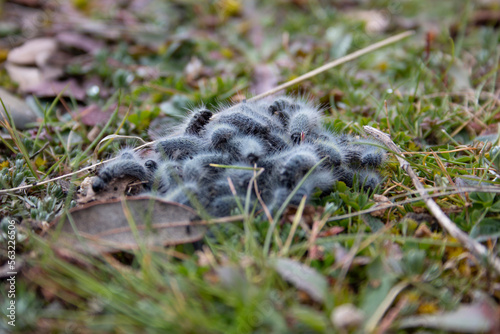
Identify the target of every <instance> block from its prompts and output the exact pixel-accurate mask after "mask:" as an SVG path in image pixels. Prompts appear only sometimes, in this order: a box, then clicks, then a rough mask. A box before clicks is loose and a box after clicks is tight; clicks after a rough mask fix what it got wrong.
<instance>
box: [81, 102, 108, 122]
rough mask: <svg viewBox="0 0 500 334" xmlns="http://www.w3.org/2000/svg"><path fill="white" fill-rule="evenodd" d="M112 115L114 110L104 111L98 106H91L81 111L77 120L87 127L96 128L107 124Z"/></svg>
mask: <svg viewBox="0 0 500 334" xmlns="http://www.w3.org/2000/svg"><path fill="white" fill-rule="evenodd" d="M112 114H113V111H112V110H108V111H103V110H102V109H101V108H100V107H99V106H98V105H96V104H91V105H89V106H87V107H84V108H82V109H80V110H79V111H78V114H77V118H78V119H79V120H80V122H82V123H83V124H85V125H88V126H96V125H99V124H106V122H107V121H108V120H109V118H110V117H111V115H112Z"/></svg>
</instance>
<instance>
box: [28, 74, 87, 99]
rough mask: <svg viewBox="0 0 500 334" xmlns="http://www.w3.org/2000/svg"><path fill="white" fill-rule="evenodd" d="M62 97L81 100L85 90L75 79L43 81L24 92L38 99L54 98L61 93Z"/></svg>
mask: <svg viewBox="0 0 500 334" xmlns="http://www.w3.org/2000/svg"><path fill="white" fill-rule="evenodd" d="M63 90H64V92H63V93H62V96H65V97H74V98H75V99H77V100H83V99H84V98H85V96H86V93H85V90H84V89H83V88H82V87H81V86H80V85H79V84H78V83H77V82H76V80H75V79H69V80H64V81H43V82H41V83H38V84H36V85H34V84H32V85H31V86H29V87H27V88H26V89H25V90H24V91H25V92H26V93H31V94H34V95H36V96H38V97H55V96H57V95H58V94H59V93H60V92H61V91H63Z"/></svg>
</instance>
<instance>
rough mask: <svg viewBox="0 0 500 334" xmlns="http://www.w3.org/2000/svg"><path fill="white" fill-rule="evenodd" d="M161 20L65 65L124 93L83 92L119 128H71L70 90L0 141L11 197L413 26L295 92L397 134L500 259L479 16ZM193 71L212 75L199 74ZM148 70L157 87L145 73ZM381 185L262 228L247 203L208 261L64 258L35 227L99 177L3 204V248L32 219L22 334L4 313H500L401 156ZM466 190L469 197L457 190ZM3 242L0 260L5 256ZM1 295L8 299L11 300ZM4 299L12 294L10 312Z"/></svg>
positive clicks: (315, 6) (130, 322)
mask: <svg viewBox="0 0 500 334" xmlns="http://www.w3.org/2000/svg"><path fill="white" fill-rule="evenodd" d="M74 3H78V6H79V10H80V11H81V13H83V14H84V15H86V16H87V17H90V18H94V19H106V20H107V21H104V22H108V23H109V24H110V26H111V25H112V24H111V23H113V22H114V23H116V22H119V20H118V19H117V17H116V16H114V15H116V13H117V11H118V8H114V9H115V11H113V10H110V11H101V10H99V7H95V6H96V4H94V3H93V2H90V1H89V2H87V1H78V2H74ZM110 6H113V5H110ZM150 6H151V7H149V8H150V10H147V11H144V12H141V13H132V14H131V15H136V19H137V20H138V22H139V23H138V24H137V25H134V26H131V27H127V28H126V29H125V28H124V29H125V34H126V38H123V39H122V40H120V41H118V40H116V41H113V40H111V41H109V47H107V48H106V49H105V50H104V51H101V52H100V53H98V54H96V55H94V56H92V57H91V59H90V63H87V64H79V63H78V62H77V61H75V62H73V63H72V64H71V65H70V66H69V67H68V68H67V69H66V73H68V75H70V76H74V77H76V78H79V79H80V80H86V79H87V78H91V77H96V78H99V79H100V80H101V81H102V83H103V84H102V87H101V88H102V89H107V90H110V91H111V92H114V94H111V95H108V96H106V95H104V96H102V97H101V96H99V95H97V96H94V95H92V94H88V95H87V97H86V100H85V101H82V102H80V103H82V104H83V105H89V104H91V103H94V104H97V105H98V106H99V107H101V108H102V109H103V110H106V109H107V108H108V107H111V108H113V110H114V113H113V116H112V117H111V118H110V119H109V121H108V122H107V123H106V124H102V125H101V126H99V128H98V131H97V133H93V132H92V130H93V127H92V126H88V125H85V124H83V123H81V122H79V121H78V120H77V118H75V117H69V116H68V115H71V114H75V113H77V107H78V102H77V101H75V100H74V99H73V100H72V101H68V100H67V98H64V97H63V96H62V94H60V95H59V96H57V97H56V98H55V99H49V100H40V101H39V108H40V111H41V114H42V115H43V121H42V122H41V123H40V124H38V125H37V128H36V129H37V130H36V131H32V130H24V131H20V130H16V129H15V128H14V127H12V126H10V127H9V124H12V123H6V124H5V126H4V127H3V128H2V130H1V131H2V145H1V146H0V151H1V155H0V166H1V168H2V170H1V172H0V184H1V187H2V189H8V188H13V187H17V186H20V185H23V184H32V183H34V182H36V181H38V180H46V179H50V178H53V177H56V176H59V175H63V174H65V173H69V172H72V171H77V170H80V169H82V168H84V167H86V166H89V165H90V164H91V163H92V154H93V152H94V149H95V148H96V146H97V145H98V143H99V141H100V139H102V138H104V137H106V136H109V135H121V136H139V137H141V138H144V139H145V140H146V141H148V140H150V139H152V138H151V135H152V134H154V133H157V132H158V131H160V130H161V129H162V128H163V127H164V126H165V125H166V124H172V123H175V122H176V121H178V120H179V118H180V117H182V115H184V114H185V108H187V107H189V106H193V105H198V104H201V103H204V104H205V105H207V106H208V107H213V106H217V105H218V104H219V103H227V102H229V101H230V99H231V98H239V97H241V96H242V95H245V96H246V97H247V98H248V97H251V96H252V95H251V94H250V92H252V90H255V89H257V88H259V87H258V86H256V85H255V83H254V82H255V81H254V71H253V70H254V68H255V66H257V65H262V64H266V65H267V66H269V67H270V68H271V73H276V74H272V75H271V76H275V77H273V79H276V80H277V81H279V82H280V83H281V82H285V81H288V80H291V79H293V78H296V77H298V76H300V75H302V74H304V73H306V72H308V71H310V70H313V69H315V68H317V67H319V66H321V65H323V64H325V63H327V62H329V61H331V60H333V59H334V58H337V57H341V56H344V55H346V54H348V53H351V52H354V51H356V50H359V49H361V48H363V47H366V46H368V45H370V44H372V43H375V42H377V41H379V40H382V39H383V38H386V37H388V36H390V35H394V34H396V33H398V32H400V31H403V30H406V26H405V25H412V26H414V28H415V29H416V31H417V34H416V35H415V36H414V37H411V38H410V39H408V40H404V41H402V42H400V43H398V44H396V45H393V46H389V47H386V48H384V49H381V50H378V51H375V52H372V53H369V54H367V55H365V56H363V57H362V58H360V59H358V60H355V61H352V62H349V63H346V64H344V65H342V66H340V67H337V68H334V69H332V70H330V71H328V72H326V73H322V74H319V75H317V76H315V77H313V78H311V79H309V80H308V81H306V82H303V83H302V84H300V85H296V86H293V87H290V88H288V89H287V91H286V92H287V93H290V94H304V95H308V96H311V98H313V99H314V100H315V101H318V102H319V103H322V104H324V105H325V106H326V107H325V108H324V110H325V114H326V116H327V117H326V124H327V125H328V126H329V127H330V128H331V129H332V130H335V131H343V132H349V133H353V134H357V135H361V136H362V135H364V131H363V126H365V125H369V126H372V127H375V128H378V129H380V130H381V131H384V132H386V133H390V134H391V137H392V139H393V141H394V142H395V143H396V144H397V145H398V146H399V147H400V148H401V149H402V151H403V152H404V153H405V154H404V157H405V159H406V160H407V161H408V162H409V163H410V164H411V166H412V168H413V169H414V170H415V171H416V173H417V175H418V177H419V178H420V181H421V182H422V183H423V184H424V186H425V187H426V188H427V189H428V190H429V192H430V194H431V195H432V196H433V197H434V199H435V200H436V202H437V203H438V205H439V206H440V207H441V208H442V209H443V211H444V212H445V213H446V214H447V215H448V216H449V217H450V218H451V219H452V220H453V221H454V222H455V223H456V224H457V225H458V226H459V227H460V228H461V229H462V230H464V231H465V232H467V233H469V234H470V236H471V237H473V238H476V239H477V240H480V241H481V242H483V243H484V244H485V245H486V246H487V247H488V249H489V250H490V251H491V252H492V253H494V254H497V256H498V255H500V252H499V248H498V238H499V237H500V196H499V195H498V194H497V193H496V192H484V191H482V190H484V187H485V186H493V187H497V186H498V184H499V181H498V179H497V177H496V175H497V174H496V173H499V172H500V171H499V169H500V163H499V162H498V161H499V158H498V152H499V151H498V146H499V144H498V133H499V128H498V126H497V123H498V119H499V115H500V103H499V97H498V91H499V87H498V83H499V78H498V66H499V65H498V64H499V62H498V61H499V58H500V51H499V49H498V44H499V41H500V31H499V30H498V29H495V28H493V27H491V26H488V25H481V24H478V22H477V21H476V20H475V19H474V17H475V14H476V13H477V11H478V10H479V9H481V8H480V7H479V5H476V4H475V3H474V2H472V1H458V2H453V3H452V2H435V1H434V2H431V1H417V0H410V1H406V2H391V1H378V0H372V1H369V2H367V3H365V4H363V5H361V4H358V5H355V6H354V7H349V6H348V5H347V4H343V3H341V2H340V3H339V4H337V6H331V5H329V4H328V2H323V1H294V2H287V1H280V2H271V1H262V2H258V3H257V4H256V5H255V8H253V9H252V8H251V6H249V5H245V4H244V2H240V1H226V0H224V1H213V2H206V3H204V2H203V3H198V2H192V1H187V0H176V1H174V2H171V3H168V4H165V5H163V4H160V3H159V2H153V3H152V4H151V5H150ZM163 6H167V7H168V10H167V9H165V8H164V7H163ZM490 6H494V5H490ZM450 7H452V8H453V9H450ZM358 9H363V10H380V11H382V13H384V14H385V15H386V17H387V18H388V19H389V20H390V22H389V26H388V27H387V28H386V29H385V30H381V31H374V32H370V33H368V32H366V28H367V26H368V25H369V22H363V21H362V20H361V19H360V17H361V16H360V14H359V13H358V14H353V15H346V11H352V10H358ZM457 12H458V14H456V15H455V14H454V13H457ZM104 13H110V14H104ZM113 13H115V14H113ZM167 14H168V15H167ZM372 16H373V14H372ZM166 18H168V20H167V19H166ZM117 20H118V21H117ZM148 24H149V27H152V28H151V30H149V33H148V30H147V29H146V28H147V25H148ZM165 25H168V31H169V34H168V35H167V36H165V34H164V33H163V34H158V36H157V35H155V33H154V32H155V31H156V30H155V29H154V28H155V27H157V28H158V27H159V28H161V27H163V26H165ZM94 38H99V37H94ZM195 58H196V59H199V60H200V61H201V64H202V65H201V68H200V69H199V70H198V72H196V73H186V72H185V71H186V70H185V69H186V66H187V65H188V64H190V63H191V64H192V63H193V59H195ZM109 59H112V60H113V61H109ZM141 68H142V69H143V70H146V69H149V70H153V72H154V73H153V75H149V76H148V75H144V74H143V72H141V70H140V69H141ZM273 71H274V72H273ZM155 73H156V74H155ZM5 76H6V73H5V71H4V70H1V71H0V82H7V79H6V78H4V77H5ZM463 88H467V89H466V90H463ZM63 101H64V104H62V103H61V102H63ZM385 101H386V104H385ZM65 112H67V113H65ZM148 129H152V130H148ZM488 142H489V143H490V144H488ZM127 145H128V146H137V145H139V144H138V142H137V140H132V139H127V138H122V139H120V140H116V139H115V140H113V141H112V142H111V143H110V141H107V142H106V143H103V144H101V145H100V147H98V149H99V155H98V157H99V159H106V158H109V157H111V156H113V153H114V152H116V151H117V149H118V148H119V147H123V146H127ZM382 173H383V176H384V182H383V184H381V185H380V187H379V189H377V190H376V191H375V192H374V193H368V194H367V193H364V192H360V191H359V187H357V186H355V187H352V188H349V187H347V186H345V184H343V183H338V184H337V186H336V189H335V190H336V191H334V192H332V193H331V194H327V195H326V196H323V197H320V196H316V197H315V198H313V199H312V203H313V205H312V206H307V205H306V206H302V205H301V206H300V207H299V208H297V210H296V211H294V210H285V211H280V214H279V215H276V216H275V217H273V219H272V221H269V220H268V219H267V218H266V216H265V215H262V216H257V217H255V216H254V215H252V207H253V203H249V202H248V201H246V202H243V203H240V204H241V205H240V206H241V209H240V211H241V212H237V213H242V214H244V218H243V219H242V221H241V222H237V223H227V224H214V225H212V226H210V227H209V232H208V233H207V236H206V237H205V238H204V239H203V247H202V248H201V250H197V249H196V247H195V246H193V245H191V244H186V245H178V246H170V247H166V248H160V249H158V248H148V247H141V248H140V249H139V250H137V251H130V252H122V253H118V254H114V255H107V254H103V255H101V256H88V255H85V254H81V253H75V252H72V251H71V250H67V249H60V248H57V247H56V246H54V244H53V240H52V239H51V237H50V235H47V234H45V233H43V232H41V231H42V230H44V229H45V228H46V222H49V221H51V220H52V219H54V217H55V216H56V215H57V214H59V213H61V212H62V211H64V210H65V209H68V208H70V207H73V206H75V205H76V203H75V202H74V200H73V197H72V196H70V195H71V194H73V193H74V192H75V190H76V186H77V185H79V184H80V183H81V182H82V181H83V179H84V178H85V177H86V176H88V175H89V173H88V172H83V173H80V174H78V175H77V176H75V177H73V178H72V179H67V180H64V181H62V180H59V181H57V182H54V183H50V184H42V185H37V186H35V187H32V188H30V189H28V190H26V191H23V192H17V193H10V194H2V195H1V197H0V216H1V217H3V219H2V223H1V228H2V231H4V232H5V233H4V234H1V235H0V238H2V239H3V241H6V240H7V239H6V236H7V234H6V233H7V225H8V221H9V220H11V219H14V220H16V222H18V223H19V224H18V225H17V226H18V227H17V231H18V233H17V244H16V263H17V266H18V271H19V274H18V276H17V281H16V305H17V318H16V327H15V328H12V327H10V326H8V325H7V324H6V323H5V322H3V321H4V319H5V317H3V318H2V322H0V328H1V330H10V331H12V330H13V331H14V332H19V333H30V332H32V333H43V332H47V333H49V332H50V333H52V332H56V333H59V332H82V333H90V332H92V333H94V332H96V333H99V332H102V333H108V332H112V333H135V332H145V333H156V332H168V333H198V332H200V331H202V332H204V333H269V332H273V333H306V332H308V333H313V332H318V333H331V332H336V331H337V332H341V333H348V332H352V333H357V332H363V331H369V332H377V331H378V332H379V333H380V332H395V333H396V332H401V333H403V332H407V331H408V330H404V329H398V328H399V325H400V323H402V322H403V321H404V320H405V319H407V318H409V317H412V316H419V315H426V314H430V315H432V314H437V313H438V312H445V313H446V312H448V313H449V312H451V311H452V310H455V309H457V307H458V306H459V305H461V304H470V303H471V302H472V301H474V300H475V299H474V296H476V295H477V293H478V292H481V293H483V294H484V295H487V296H488V297H487V299H488V302H489V303H491V304H489V305H493V306H492V308H493V310H496V311H497V312H498V308H499V306H498V305H499V303H500V288H499V285H500V280H499V276H498V274H496V273H495V272H494V271H492V269H491V268H489V267H488V265H487V264H486V263H485V262H484V261H482V260H481V259H479V260H478V259H476V258H475V257H473V256H472V255H471V254H470V253H469V252H468V251H467V250H466V249H465V248H464V247H463V246H462V245H461V244H460V243H458V242H457V241H456V240H454V239H453V238H451V237H449V236H448V235H447V234H446V233H445V232H443V230H442V229H441V228H440V227H439V225H438V224H436V222H435V220H434V218H433V217H432V216H431V215H429V214H428V211H427V210H426V208H425V205H424V202H423V200H422V199H421V198H420V197H419V196H418V194H417V193H416V192H415V187H414V186H413V183H412V181H411V179H410V178H409V176H408V175H407V174H406V173H405V172H404V171H403V170H402V169H401V167H400V166H399V163H398V161H397V160H396V158H395V156H394V155H392V154H391V155H390V157H389V160H388V162H387V164H386V166H385V168H384V169H383V171H382ZM466 186H468V187H473V188H471V189H475V191H473V190H468V192H467V193H460V191H459V190H457V187H466ZM379 195H383V196H385V197H387V198H388V199H390V200H391V203H392V206H391V207H388V208H386V209H384V210H377V211H378V212H373V211H375V209H373V208H374V205H375V204H376V203H378V202H380V201H384V198H383V197H380V196H379ZM370 210H371V211H372V212H369V211H370ZM235 213H236V212H235ZM281 214H283V215H282V219H281V220H279V219H278V218H279V216H281ZM3 241H2V243H1V244H2V247H1V248H2V253H1V254H0V260H1V262H0V263H1V264H4V263H5V262H6V261H7V257H6V256H7V250H6V249H5V250H4V248H5V247H6V246H3V245H4V244H5V245H6V242H5V243H4V242H3ZM278 258H288V259H292V260H293V261H294V263H296V265H297V268H299V267H298V264H304V265H306V266H307V267H309V268H312V269H314V271H313V273H310V272H309V271H308V270H304V271H303V272H301V275H299V276H300V277H301V279H302V284H305V285H306V286H308V287H309V288H311V289H314V288H317V286H316V285H315V284H314V282H316V281H315V280H316V279H318V278H317V277H316V276H315V275H319V277H320V278H319V279H320V280H325V281H326V282H327V287H326V291H322V295H323V296H324V298H323V300H322V301H317V300H314V299H312V298H311V297H310V294H308V293H306V292H304V289H298V288H297V283H290V282H289V280H286V279H285V277H284V276H283V275H282V274H280V273H279V271H278V270H277V267H276V262H275V261H276V259H278ZM21 263H22V266H21ZM300 268H302V267H300ZM292 269H294V268H292ZM297 270H299V269H297ZM2 285H5V286H7V282H5V281H4V283H2ZM5 291H6V289H4V288H3V287H2V295H3V296H4V295H5ZM7 302H8V299H7V298H2V301H1V302H0V305H1V308H2V310H4V309H5V308H6V307H7V304H6V303H7ZM344 304H353V305H354V306H355V307H356V308H357V309H358V310H360V311H362V312H363V314H364V317H363V320H362V322H361V324H354V325H353V327H350V328H338V327H335V325H334V324H333V323H332V320H331V318H332V315H333V314H335V312H337V311H338V307H339V306H341V305H344ZM471 317H472V315H471ZM465 320H471V319H465ZM337 325H338V324H337ZM430 327H431V328H430V329H428V331H429V332H432V333H443V332H448V331H449V330H448V329H446V328H445V327H444V325H442V326H441V327H440V326H438V327H432V326H430Z"/></svg>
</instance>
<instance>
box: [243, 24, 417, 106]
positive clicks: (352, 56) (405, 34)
mask: <svg viewBox="0 0 500 334" xmlns="http://www.w3.org/2000/svg"><path fill="white" fill-rule="evenodd" d="M414 33H415V32H414V31H413V30H410V31H405V32H403V33H401V34H398V35H395V36H392V37H389V38H386V39H384V40H382V41H380V42H377V43H375V44H372V45H370V46H367V47H366V48H364V49H361V50H358V51H356V52H353V53H351V54H348V55H347V56H344V57H341V58H339V59H335V60H334V61H331V62H329V63H327V64H325V65H323V66H321V67H318V68H317V69H315V70H313V71H311V72H309V73H306V74H304V75H301V76H300V77H298V78H295V79H293V80H290V81H288V82H286V83H284V84H282V85H279V86H278V87H276V88H273V89H271V90H269V91H267V92H265V93H262V94H259V95H257V96H254V97H252V98H251V99H248V101H249V102H251V101H257V100H260V99H262V98H264V97H266V96H269V95H273V94H275V93H277V92H279V91H280V90H283V89H286V88H288V87H291V86H293V85H296V84H298V83H299V82H302V81H304V80H307V79H310V78H312V77H314V76H316V75H318V74H320V73H322V72H325V71H327V70H329V69H332V68H334V67H336V66H338V65H341V64H344V63H347V62H348V61H351V60H353V59H356V58H359V57H361V56H362V55H365V54H367V53H370V52H372V51H374V50H377V49H380V48H382V47H384V46H387V45H389V44H392V43H396V42H397V41H400V40H402V39H404V38H406V37H409V36H411V35H413V34H414Z"/></svg>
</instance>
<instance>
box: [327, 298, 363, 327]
mask: <svg viewBox="0 0 500 334" xmlns="http://www.w3.org/2000/svg"><path fill="white" fill-rule="evenodd" d="M364 319H365V315H364V313H363V311H361V310H360V309H358V308H357V307H356V306H354V305H352V304H343V305H340V306H337V307H336V308H334V309H333V310H332V313H331V314H330V320H331V322H332V324H333V325H334V326H335V327H336V328H338V329H344V330H346V329H348V328H355V327H359V326H360V325H361V324H362V323H363V320H364Z"/></svg>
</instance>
